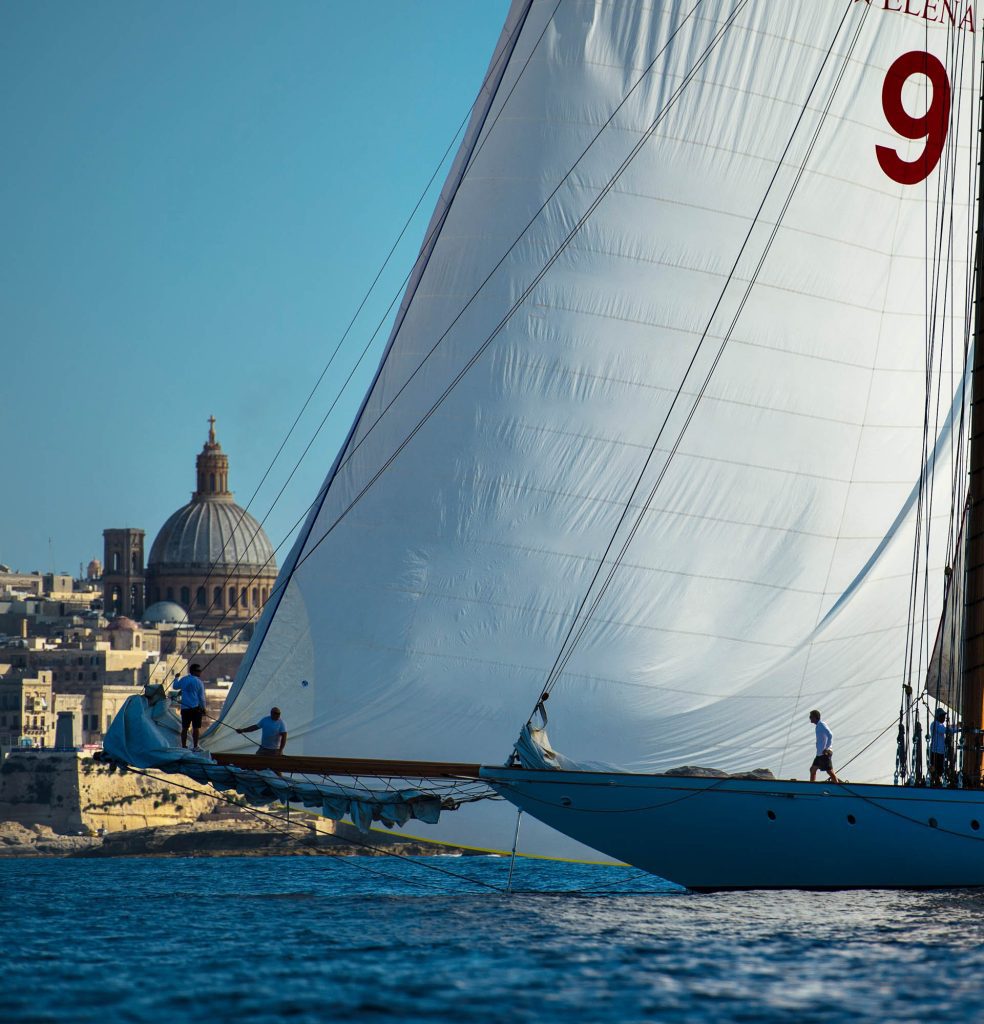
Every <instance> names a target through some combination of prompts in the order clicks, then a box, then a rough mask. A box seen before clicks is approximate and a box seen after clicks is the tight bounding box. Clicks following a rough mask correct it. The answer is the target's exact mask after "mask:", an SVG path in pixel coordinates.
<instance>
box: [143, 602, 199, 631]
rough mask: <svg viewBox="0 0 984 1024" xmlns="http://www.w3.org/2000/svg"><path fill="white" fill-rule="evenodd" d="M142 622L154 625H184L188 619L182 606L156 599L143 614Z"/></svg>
mask: <svg viewBox="0 0 984 1024" xmlns="http://www.w3.org/2000/svg"><path fill="white" fill-rule="evenodd" d="M143 619H144V622H150V623H153V624H154V625H160V624H162V623H163V624H165V625H178V626H180V625H184V624H185V623H186V622H187V621H188V615H187V613H186V612H185V610H184V608H182V607H181V605H179V604H175V603H174V602H173V601H158V602H157V603H156V604H152V605H151V606H150V607H149V608H148V609H147V610H146V611H145V612H144V614H143Z"/></svg>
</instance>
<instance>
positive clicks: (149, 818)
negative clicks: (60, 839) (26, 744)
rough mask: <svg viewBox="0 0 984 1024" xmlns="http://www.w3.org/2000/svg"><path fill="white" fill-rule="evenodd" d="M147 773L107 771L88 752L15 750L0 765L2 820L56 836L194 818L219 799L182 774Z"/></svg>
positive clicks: (215, 804)
mask: <svg viewBox="0 0 984 1024" xmlns="http://www.w3.org/2000/svg"><path fill="white" fill-rule="evenodd" d="M149 775H150V776H151V777H150V778H148V777H147V776H145V775H138V774H136V773H134V772H126V773H124V774H120V772H118V771H111V770H110V769H109V768H107V767H106V766H104V765H101V764H99V763H98V762H96V761H94V760H93V759H92V756H91V755H90V754H83V753H75V752H61V751H59V752H57V753H56V752H54V751H52V752H45V751H29V752H22V751H14V752H12V753H11V754H10V755H9V756H8V757H7V758H6V759H5V760H4V762H3V763H2V764H0V821H14V822H19V823H20V824H22V825H28V826H30V825H47V826H48V827H49V828H51V829H52V830H53V831H54V832H56V833H58V834H60V835H77V834H78V833H79V832H87V831H91V832H97V831H98V830H99V829H103V830H105V831H106V832H123V831H127V830H129V829H138V828H155V827H158V826H161V825H176V824H179V823H182V822H193V821H198V820H199V819H200V818H201V817H202V816H203V815H208V814H211V813H212V812H214V811H215V809H216V808H217V807H218V806H219V805H220V803H222V801H221V800H220V799H219V798H218V797H216V796H215V795H214V794H215V790H213V789H211V788H210V787H205V786H199V785H198V784H197V783H195V782H192V781H191V779H188V778H186V777H184V776H169V775H165V774H163V773H162V772H150V773H149ZM185 787H187V788H185ZM189 789H191V790H194V792H189V791H188V790H189Z"/></svg>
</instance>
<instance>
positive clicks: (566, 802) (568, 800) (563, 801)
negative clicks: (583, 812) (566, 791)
mask: <svg viewBox="0 0 984 1024" xmlns="http://www.w3.org/2000/svg"><path fill="white" fill-rule="evenodd" d="M560 803H561V806H562V807H570V805H571V798H570V797H569V796H562V797H561V798H560Z"/></svg>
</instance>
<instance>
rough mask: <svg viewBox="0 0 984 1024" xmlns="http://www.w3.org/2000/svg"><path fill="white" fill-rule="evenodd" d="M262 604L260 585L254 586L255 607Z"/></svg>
mask: <svg viewBox="0 0 984 1024" xmlns="http://www.w3.org/2000/svg"><path fill="white" fill-rule="evenodd" d="M259 605H260V591H259V588H258V587H253V607H254V608H258V607H259Z"/></svg>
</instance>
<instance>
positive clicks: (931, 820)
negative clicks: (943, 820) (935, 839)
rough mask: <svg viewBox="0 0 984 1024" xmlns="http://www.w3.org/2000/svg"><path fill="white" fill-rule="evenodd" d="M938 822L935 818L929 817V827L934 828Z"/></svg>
mask: <svg viewBox="0 0 984 1024" xmlns="http://www.w3.org/2000/svg"><path fill="white" fill-rule="evenodd" d="M938 824H939V822H938V821H937V820H936V819H935V818H930V819H929V827H930V828H936V826H937V825H938Z"/></svg>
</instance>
